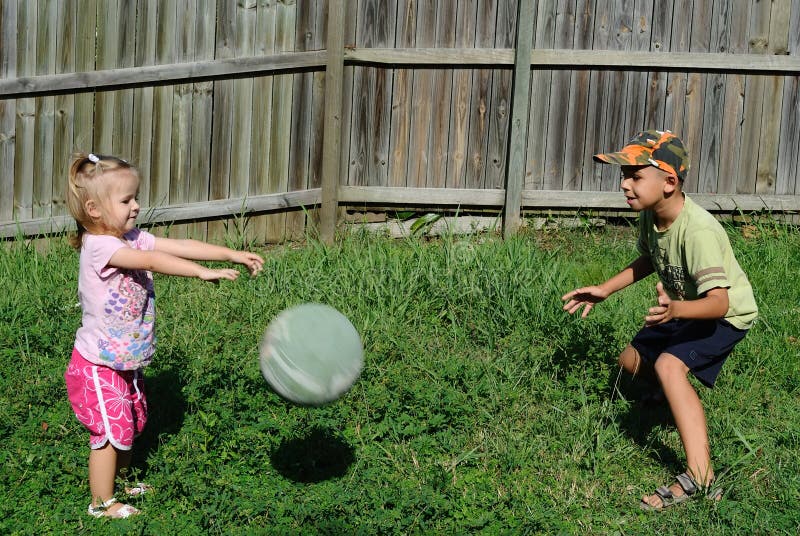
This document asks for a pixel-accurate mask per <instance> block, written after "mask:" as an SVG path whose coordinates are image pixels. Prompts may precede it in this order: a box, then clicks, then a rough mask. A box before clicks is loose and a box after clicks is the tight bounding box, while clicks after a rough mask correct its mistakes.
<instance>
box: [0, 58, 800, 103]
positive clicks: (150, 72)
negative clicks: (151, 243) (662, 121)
mask: <svg viewBox="0 0 800 536" xmlns="http://www.w3.org/2000/svg"><path fill="white" fill-rule="evenodd" d="M344 61H345V63H346V64H348V65H368V64H377V65H392V66H395V65H403V66H410V67H418V66H435V67H453V66H470V67H471V66H479V65H490V66H495V67H508V68H510V67H512V66H513V65H514V49H469V48H464V49H419V48H409V49H377V48H376V49H355V48H350V49H347V50H345V52H344ZM326 62H327V52H326V51H324V50H321V51H314V52H291V53H286V54H280V55H271V56H253V57H247V58H234V59H221V60H208V61H200V62H194V63H173V64H168V65H153V66H149V67H130V68H127V69H108V70H101V71H91V72H83V73H68V74H54V75H42V76H30V77H21V78H10V79H2V80H0V98H17V97H22V96H24V97H32V96H36V95H49V94H53V93H59V92H64V91H70V90H91V89H104V88H117V87H120V86H126V87H127V86H131V87H135V86H152V85H155V84H166V83H170V82H184V83H185V82H196V81H200V80H205V79H225V78H232V77H234V76H239V75H248V74H250V75H255V74H264V73H275V72H280V71H294V70H302V69H322V68H324V67H325V65H326ZM531 66H532V67H546V68H548V69H566V68H570V69H601V68H611V67H625V68H628V69H646V70H649V71H670V70H680V71H687V72H709V71H722V72H726V71H730V72H738V73H751V74H775V73H782V74H800V58H798V57H792V56H765V55H763V54H741V55H734V54H712V53H706V52H696V53H692V52H685V53H676V52H672V53H669V54H665V53H661V52H622V51H605V50H569V49H563V50H539V49H537V50H535V51H533V52H531Z"/></svg>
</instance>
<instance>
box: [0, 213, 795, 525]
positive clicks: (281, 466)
mask: <svg viewBox="0 0 800 536" xmlns="http://www.w3.org/2000/svg"><path fill="white" fill-rule="evenodd" d="M728 230H729V233H730V236H731V239H732V242H733V245H734V249H735V251H736V253H737V257H738V259H739V262H740V264H742V266H743V268H744V269H745V271H746V272H747V273H748V274H749V276H750V279H751V282H752V284H753V286H754V289H755V292H756V299H757V300H758V303H759V307H760V310H761V319H760V321H759V322H758V323H757V324H756V326H755V327H754V328H753V329H752V330H751V333H750V334H749V335H748V337H747V338H746V339H745V341H744V342H743V343H741V344H740V345H739V346H738V347H737V349H736V351H735V352H734V354H733V356H732V357H731V359H729V361H728V363H727V364H726V366H725V369H724V370H723V373H722V375H721V376H720V379H719V381H718V383H717V387H716V388H715V389H713V390H709V389H705V388H703V389H702V390H701V398H702V400H703V403H704V405H705V406H706V411H707V416H708V420H709V432H710V437H711V442H712V455H713V457H714V460H715V464H716V465H717V466H718V467H720V468H725V470H724V472H723V473H722V475H721V478H720V481H721V484H722V485H723V486H724V489H725V495H724V498H723V500H722V501H721V502H719V503H711V502H710V501H706V500H696V501H692V502H689V503H686V504H682V505H679V506H677V507H675V508H672V509H670V510H669V511H666V512H662V513H655V514H654V513H648V512H643V511H640V509H639V508H638V506H637V502H638V500H639V498H640V497H641V495H642V494H644V493H649V492H651V491H652V490H653V489H654V488H655V487H656V486H658V485H661V484H665V483H668V482H670V481H671V477H672V476H673V475H674V474H676V473H678V472H681V471H682V470H683V453H682V449H681V447H680V441H679V438H678V435H677V432H676V431H675V428H674V426H673V425H672V421H671V417H670V415H669V411H668V409H667V408H666V407H643V406H642V405H641V404H640V403H638V402H637V401H636V398H637V390H636V386H635V385H631V384H630V382H629V381H627V379H626V378H624V377H621V376H620V374H619V369H618V367H617V365H616V363H615V361H616V355H617V354H618V352H619V350H620V349H621V348H622V347H623V346H624V345H625V344H626V343H627V342H628V340H629V339H630V337H631V336H632V334H633V333H634V332H635V330H636V329H637V327H638V326H639V325H640V324H641V322H642V318H643V315H644V311H645V310H646V309H647V307H648V306H649V305H650V304H651V303H653V301H654V296H655V290H654V287H655V279H654V278H653V277H651V278H649V279H647V280H645V281H643V282H641V283H639V284H638V285H636V286H634V287H631V288H629V289H626V290H625V291H623V292H621V293H619V294H617V295H615V296H613V297H612V298H610V299H609V300H608V301H607V302H606V303H603V304H601V305H599V306H597V307H596V308H595V309H594V310H593V311H592V313H591V314H590V316H589V318H586V319H583V320H581V319H579V318H575V317H572V316H569V315H567V314H566V313H564V312H563V311H562V310H561V300H560V297H561V295H562V294H563V293H565V292H566V291H568V290H571V289H572V288H575V286H577V285H585V284H590V283H596V282H600V281H601V280H602V279H603V278H606V277H608V276H610V275H612V274H613V273H615V272H616V271H617V270H618V269H620V268H621V267H623V266H624V265H626V264H627V263H628V262H629V261H630V260H632V259H633V257H634V255H635V248H634V242H635V230H634V229H633V228H631V227H626V226H614V225H608V226H606V227H604V228H601V229H595V228H590V227H585V228H580V229H573V230H555V231H553V230H539V231H526V232H525V233H523V234H522V235H520V236H519V237H516V238H513V239H510V240H505V241H504V240H501V239H500V238H498V237H497V236H494V235H492V234H479V235H475V236H471V237H467V238H464V237H454V236H449V237H444V238H440V239H436V240H428V239H424V238H409V239H401V240H391V239H387V238H383V237H373V236H367V235H365V234H362V233H358V232H355V233H351V234H347V235H345V236H343V237H341V238H340V240H339V241H338V242H337V243H336V245H334V246H324V245H321V244H319V243H317V242H315V241H313V240H309V241H308V242H306V243H304V244H299V245H298V244H292V245H283V246H278V247H270V248H264V249H262V250H261V251H262V252H263V253H264V255H265V257H266V264H265V269H264V272H263V274H262V275H260V276H259V277H257V278H252V279H251V278H248V277H246V276H244V275H243V276H242V277H240V278H239V279H238V280H237V281H235V282H229V281H224V282H222V283H221V284H219V285H213V284H208V283H203V282H201V281H198V280H189V279H181V278H172V277H166V276H158V275H157V276H156V292H157V309H158V322H157V333H158V338H159V346H158V350H157V353H156V356H155V358H154V361H153V364H152V365H151V366H150V367H149V368H148V369H147V371H146V378H147V386H148V397H149V402H150V412H151V415H150V421H149V423H148V428H147V430H146V432H145V434H144V435H143V436H142V437H141V438H140V439H139V441H138V443H137V445H136V450H135V454H134V467H133V471H134V476H136V477H139V478H140V479H144V480H146V481H147V482H148V483H149V484H151V485H153V486H154V487H155V488H156V492H155V493H154V494H152V495H149V496H146V497H143V498H142V499H140V500H138V501H136V502H135V505H136V506H137V507H139V508H141V509H142V510H143V515H142V516H139V517H138V518H135V519H130V520H122V521H113V522H112V521H106V520H95V519H92V518H90V517H89V516H87V515H86V506H87V504H88V502H89V497H88V495H89V494H88V485H87V483H86V475H87V469H86V457H87V454H88V446H87V444H88V436H87V434H86V433H85V432H84V430H83V429H82V427H81V426H80V425H79V423H78V422H77V420H76V419H75V417H74V416H73V414H72V412H71V410H70V407H69V403H68V401H67V399H66V392H65V387H64V380H63V373H64V368H65V366H66V362H67V361H68V358H69V354H70V351H71V349H72V344H73V341H74V333H75V329H76V328H77V326H78V324H79V322H80V309H79V308H77V307H76V285H77V283H76V281H77V262H78V257H77V254H76V253H75V252H74V251H72V250H70V249H69V248H68V246H67V245H66V240H65V239H63V238H58V239H55V240H54V241H53V243H52V245H51V246H50V247H49V249H47V251H46V252H43V251H42V250H41V248H36V247H33V245H31V244H26V243H25V242H23V241H16V242H10V243H5V244H0V255H2V257H0V315H2V319H3V321H2V323H1V324H0V384H1V385H2V389H0V464H2V467H3V470H2V472H1V473H0V474H1V475H2V477H0V486H2V489H3V494H2V495H3V497H2V499H0V533H3V534H109V533H112V534H115V533H120V534H127V533H138V534H159V535H161V534H530V533H542V534H552V533H568V534H644V533H650V534H656V533H663V534H675V533H678V534H737V535H739V534H797V533H798V531H800V514H798V506H800V376H798V372H797V371H798V366H799V365H800V285H798V284H797V277H798V276H797V274H798V273H800V233H799V232H798V230H797V229H796V228H794V227H784V226H781V225H779V224H777V223H774V222H771V221H770V220H763V221H761V222H760V223H758V224H756V225H747V226H744V225H729V226H728ZM302 302H323V303H327V304H330V305H332V306H334V307H336V308H337V309H339V310H340V311H342V312H343V313H344V314H345V315H347V316H348V317H349V318H350V319H351V321H352V322H353V324H354V325H355V327H356V328H357V329H358V331H359V332H360V333H361V335H362V339H363V342H364V347H365V368H364V371H363V373H362V375H361V377H360V379H359V380H358V382H357V383H356V385H355V386H354V387H353V389H352V390H351V391H350V392H348V393H347V394H346V395H345V396H344V397H343V398H342V399H340V400H339V401H337V402H335V403H333V404H330V405H328V406H325V407H322V408H303V407H297V406H293V405H291V404H288V403H286V402H284V401H283V400H282V399H280V398H279V397H278V396H277V395H276V394H274V392H272V391H271V390H270V389H269V387H268V385H267V384H266V382H265V381H264V380H263V378H262V377H261V374H260V371H259V367H258V357H257V350H258V343H259V339H260V337H261V334H262V333H263V331H264V329H265V327H266V325H267V324H268V323H269V320H270V319H271V318H272V317H273V316H274V315H276V314H277V313H278V312H279V311H281V310H283V309H284V308H286V307H288V306H290V305H293V304H297V303H302ZM696 385H697V384H696Z"/></svg>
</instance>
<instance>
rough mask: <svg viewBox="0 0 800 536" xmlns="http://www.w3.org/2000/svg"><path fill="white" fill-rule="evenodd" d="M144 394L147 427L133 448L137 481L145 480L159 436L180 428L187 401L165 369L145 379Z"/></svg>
mask: <svg viewBox="0 0 800 536" xmlns="http://www.w3.org/2000/svg"><path fill="white" fill-rule="evenodd" d="M145 389H146V393H147V409H148V416H147V425H146V426H145V429H144V432H142V435H140V436H139V437H138V438H137V439H136V442H135V443H134V446H133V455H132V459H131V470H132V472H133V473H134V474H136V475H137V477H140V478H146V473H147V468H148V467H147V459H148V458H149V457H150V454H151V453H152V452H154V451H155V450H157V449H158V446H159V437H160V436H161V435H162V434H170V435H171V434H175V433H177V432H178V430H180V429H181V426H183V417H184V415H185V413H186V408H187V405H186V399H185V398H184V396H183V392H182V389H181V380H180V377H179V375H178V374H177V373H176V372H175V371H173V370H171V369H166V370H162V371H159V372H158V373H156V374H154V375H152V376H151V375H148V374H146V375H145Z"/></svg>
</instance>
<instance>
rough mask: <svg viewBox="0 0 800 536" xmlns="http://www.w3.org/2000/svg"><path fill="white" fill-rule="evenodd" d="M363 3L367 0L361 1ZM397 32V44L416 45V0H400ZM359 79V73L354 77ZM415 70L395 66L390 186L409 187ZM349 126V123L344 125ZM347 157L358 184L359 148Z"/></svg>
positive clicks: (357, 99)
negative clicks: (355, 172)
mask: <svg viewBox="0 0 800 536" xmlns="http://www.w3.org/2000/svg"><path fill="white" fill-rule="evenodd" d="M361 1H362V2H363V1H365V0H361ZM396 13H397V14H396V15H395V16H396V17H397V31H396V32H397V33H396V35H395V47H413V46H414V44H415V36H416V11H415V3H414V2H413V1H411V0H397V10H396ZM345 53H346V51H345ZM354 79H355V76H354ZM413 82H414V79H413V71H412V70H410V69H395V71H394V82H393V91H392V97H391V103H392V105H391V110H392V114H391V122H390V125H389V155H390V157H389V170H388V180H387V184H388V185H389V186H405V185H406V182H407V180H408V162H409V152H410V145H409V136H410V130H411V93H412V87H413V86H412V84H413ZM352 106H353V116H355V114H356V109H357V108H359V106H364V105H363V104H360V97H359V95H358V93H357V91H356V86H355V84H354V85H353V94H352ZM342 126H345V125H342ZM349 127H350V130H349V132H348V135H349V136H350V138H351V140H352V139H353V137H354V136H357V135H358V134H357V131H358V124H357V123H356V122H355V121H353V122H352V123H351V124H350V125H349ZM354 131H355V132H354ZM348 154H349V156H348V157H347V160H348V161H349V162H350V167H351V172H350V174H349V175H348V177H349V178H348V181H347V184H356V183H357V181H355V180H354V178H355V177H354V175H353V170H352V167H353V166H354V165H356V164H357V162H358V161H357V159H358V158H361V155H360V154H359V152H358V151H357V150H355V151H354V150H353V146H352V145H351V147H350V152H349V153H348Z"/></svg>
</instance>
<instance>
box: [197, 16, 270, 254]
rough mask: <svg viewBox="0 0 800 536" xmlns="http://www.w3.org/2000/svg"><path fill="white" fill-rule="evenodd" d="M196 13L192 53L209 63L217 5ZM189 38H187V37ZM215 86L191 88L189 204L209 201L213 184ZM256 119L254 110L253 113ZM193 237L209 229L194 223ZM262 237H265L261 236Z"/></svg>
mask: <svg viewBox="0 0 800 536" xmlns="http://www.w3.org/2000/svg"><path fill="white" fill-rule="evenodd" d="M192 9H194V10H195V15H194V20H195V31H194V34H193V37H194V45H193V50H192V53H193V55H194V60H195V61H198V60H200V61H206V60H210V59H212V58H213V57H214V35H215V29H216V18H217V5H216V2H215V0H199V1H198V2H197V5H196V6H193V7H192ZM187 37H188V35H187ZM213 91H214V83H213V82H211V81H208V80H207V81H202V82H195V83H194V84H192V85H191V92H192V93H191V94H192V98H191V108H192V116H191V127H190V128H191V132H192V134H191V140H190V142H189V148H188V151H189V154H188V156H187V158H188V167H189V169H188V179H189V182H188V192H187V200H188V202H189V203H196V202H201V201H207V200H208V198H209V191H210V184H211V158H210V154H209V150H208V146H209V144H210V143H211V137H212V125H213V103H214V97H213ZM253 112H254V113H253V115H254V118H255V117H256V114H255V107H254V110H253ZM187 232H188V234H189V236H190V237H194V238H198V239H200V240H205V239H206V238H207V236H208V225H207V224H206V223H204V222H198V223H192V224H190V225H189V227H188V231H187ZM259 236H262V237H263V236H264V233H263V232H262V233H260V234H259Z"/></svg>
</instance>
